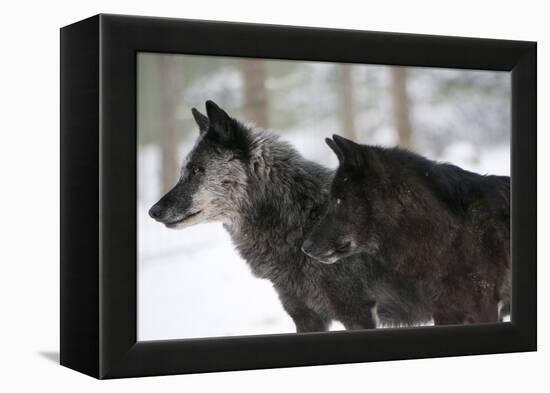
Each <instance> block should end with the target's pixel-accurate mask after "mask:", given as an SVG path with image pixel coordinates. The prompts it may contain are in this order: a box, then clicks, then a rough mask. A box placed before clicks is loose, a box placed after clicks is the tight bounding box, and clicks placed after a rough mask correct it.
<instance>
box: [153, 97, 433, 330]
mask: <svg viewBox="0 0 550 393" xmlns="http://www.w3.org/2000/svg"><path fill="white" fill-rule="evenodd" d="M206 108H207V114H208V118H207V117H206V116H204V115H201V114H200V113H199V112H198V111H196V110H193V114H194V116H195V119H196V120H197V123H198V124H199V128H200V129H201V132H200V135H199V138H198V140H197V143H196V144H195V147H194V148H193V150H192V151H191V152H190V153H189V155H188V157H187V159H186V161H185V163H184V167H183V169H182V176H181V178H180V180H179V182H178V183H177V184H176V185H175V187H174V188H173V189H172V190H171V191H170V192H168V193H167V194H166V195H165V196H164V197H163V198H162V199H161V200H160V201H159V202H157V204H155V205H154V206H153V207H152V208H151V211H150V214H151V216H152V217H153V218H155V219H156V220H158V221H160V222H162V223H165V224H167V226H169V227H184V226H188V225H192V224H196V223H199V222H204V221H221V222H222V223H223V225H224V227H225V228H226V230H227V231H228V232H229V233H230V235H231V238H232V240H233V242H234V244H235V246H236V248H237V250H238V251H239V253H240V255H241V256H242V257H243V258H244V259H245V260H246V261H247V262H248V264H249V266H250V268H251V270H252V272H253V274H254V275H256V276H257V277H261V278H265V279H268V280H270V281H271V282H272V283H273V287H274V288H275V290H276V291H277V293H278V295H279V298H280V300H281V302H282V304H283V306H284V308H285V310H286V311H287V312H288V314H289V315H290V316H291V317H292V319H293V320H294V322H295V324H296V328H297V331H299V332H309V331H323V330H327V328H328V326H329V323H330V321H332V320H338V321H341V322H342V323H343V324H344V326H345V327H346V328H347V329H363V328H373V327H375V318H374V317H375V316H376V310H378V316H379V318H380V320H381V322H382V323H384V324H392V325H410V324H414V323H420V322H425V321H427V320H429V319H430V318H431V315H430V314H429V313H428V312H427V310H426V309H424V308H423V307H422V304H421V303H419V302H418V300H417V299H416V294H415V293H414V291H413V290H412V289H413V288H412V286H411V285H410V284H408V283H403V282H398V281H396V280H394V279H393V276H391V275H388V274H387V270H386V268H385V267H384V266H383V265H382V264H379V263H376V262H375V261H367V260H366V259H365V258H363V257H361V256H352V257H350V258H349V261H348V263H345V264H336V265H330V266H329V265H324V264H321V263H319V262H318V261H316V260H315V259H313V258H310V257H308V256H306V255H305V254H304V253H302V251H301V250H300V246H301V245H302V242H303V240H304V237H305V233H307V232H308V231H310V230H311V229H312V227H313V225H314V223H315V222H316V220H317V219H318V218H319V216H320V214H321V212H322V211H323V209H324V205H325V203H326V200H327V196H328V191H329V185H330V182H331V179H332V176H333V173H332V172H331V171H329V170H327V169H325V168H323V167H321V166H320V165H317V164H315V163H313V162H310V161H307V160H305V159H304V158H302V157H301V156H300V155H299V154H298V153H297V152H296V151H295V150H294V149H293V148H292V147H291V146H290V145H288V144H287V143H285V142H282V141H280V140H279V139H278V138H277V137H276V136H275V135H272V134H269V133H266V132H256V131H252V130H250V129H248V128H247V127H244V126H243V125H242V124H240V123H239V122H237V121H236V120H234V119H232V118H230V117H229V116H228V115H227V114H226V113H225V112H224V111H223V110H221V109H220V108H219V107H217V106H216V105H215V104H214V103H212V102H210V101H209V102H207V104H206ZM197 212H199V213H197ZM192 213H196V214H195V215H193V216H192V217H191V218H186V217H188V216H189V214H192ZM251 296H253V294H251ZM375 298H376V299H377V304H375V301H374V299H375ZM376 306H377V307H376Z"/></svg>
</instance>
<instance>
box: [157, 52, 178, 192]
mask: <svg viewBox="0 0 550 393" xmlns="http://www.w3.org/2000/svg"><path fill="white" fill-rule="evenodd" d="M158 75H159V89H160V97H161V99H160V100H159V112H158V113H159V115H160V116H159V129H160V133H159V135H160V138H159V142H160V146H159V147H160V149H161V155H162V158H161V170H162V183H161V187H162V190H161V193H165V192H166V191H168V190H169V189H170V188H172V187H173V186H174V184H175V183H176V180H177V179H178V173H179V160H178V142H179V141H178V133H177V122H176V110H177V107H178V105H177V104H178V102H177V100H178V89H177V86H178V83H177V80H178V78H180V77H181V75H180V73H179V72H178V69H177V67H176V66H175V64H174V62H173V59H172V57H171V56H159V57H158Z"/></svg>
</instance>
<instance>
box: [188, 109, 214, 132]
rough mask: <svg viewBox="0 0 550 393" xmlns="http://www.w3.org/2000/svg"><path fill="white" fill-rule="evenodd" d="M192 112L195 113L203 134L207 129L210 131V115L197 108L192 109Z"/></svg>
mask: <svg viewBox="0 0 550 393" xmlns="http://www.w3.org/2000/svg"><path fill="white" fill-rule="evenodd" d="M191 113H192V114H193V118H194V119H195V122H196V123H197V125H198V126H199V130H200V132H201V134H204V133H205V132H206V131H208V126H209V124H210V122H209V121H208V117H206V116H205V115H203V114H202V113H200V112H199V111H198V110H196V109H195V108H193V109H191Z"/></svg>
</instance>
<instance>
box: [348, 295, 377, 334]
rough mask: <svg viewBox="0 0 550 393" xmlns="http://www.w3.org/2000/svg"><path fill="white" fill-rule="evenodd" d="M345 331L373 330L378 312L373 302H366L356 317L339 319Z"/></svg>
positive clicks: (350, 316)
mask: <svg viewBox="0 0 550 393" xmlns="http://www.w3.org/2000/svg"><path fill="white" fill-rule="evenodd" d="M339 319H340V321H341V322H342V324H343V325H344V327H345V328H346V330H363V329H375V328H376V327H377V325H378V324H379V322H378V311H377V308H376V303H375V302H368V303H367V304H365V305H364V306H363V307H362V308H361V311H360V312H358V313H357V314H356V315H349V316H342V317H340V318H339Z"/></svg>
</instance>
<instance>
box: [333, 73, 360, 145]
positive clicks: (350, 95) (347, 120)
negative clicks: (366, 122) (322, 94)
mask: <svg viewBox="0 0 550 393" xmlns="http://www.w3.org/2000/svg"><path fill="white" fill-rule="evenodd" d="M337 67H338V73H339V79H340V92H341V97H340V103H341V105H342V108H341V110H340V115H341V124H342V129H341V130H339V133H340V134H342V135H344V136H345V137H346V138H348V139H352V140H355V141H357V133H356V129H355V97H354V91H353V78H352V74H351V66H350V65H349V64H339V65H338V66H337Z"/></svg>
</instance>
